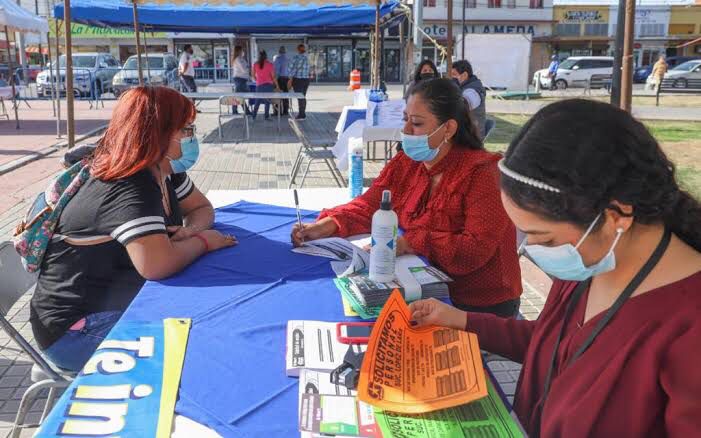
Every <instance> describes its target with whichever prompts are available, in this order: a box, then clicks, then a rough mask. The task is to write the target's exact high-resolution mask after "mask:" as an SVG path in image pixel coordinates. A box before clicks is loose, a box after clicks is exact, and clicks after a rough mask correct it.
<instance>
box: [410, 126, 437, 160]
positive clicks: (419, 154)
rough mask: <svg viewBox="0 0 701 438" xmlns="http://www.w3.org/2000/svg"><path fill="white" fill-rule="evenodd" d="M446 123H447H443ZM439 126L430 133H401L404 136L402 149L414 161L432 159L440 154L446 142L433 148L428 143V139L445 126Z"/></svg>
mask: <svg viewBox="0 0 701 438" xmlns="http://www.w3.org/2000/svg"><path fill="white" fill-rule="evenodd" d="M443 125H445V123H444V124H443ZM443 125H441V126H439V127H438V128H437V129H436V130H435V131H433V132H432V133H430V134H429V135H426V134H424V135H409V134H405V133H403V132H402V133H401V138H402V150H404V153H405V154H407V155H408V156H409V158H411V159H412V160H414V161H432V160H434V159H435V158H436V157H437V156H438V152H439V151H440V148H441V146H442V145H443V143H445V140H444V141H443V143H441V144H440V145H439V146H438V147H437V148H435V149H431V147H430V146H429V145H428V139H429V138H431V136H433V134H435V133H436V132H438V130H439V129H441V128H442V127H443Z"/></svg>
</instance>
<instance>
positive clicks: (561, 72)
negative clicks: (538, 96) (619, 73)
mask: <svg viewBox="0 0 701 438" xmlns="http://www.w3.org/2000/svg"><path fill="white" fill-rule="evenodd" d="M612 73H613V58H612V57H610V56H572V57H569V58H567V59H565V60H564V61H562V62H561V63H560V68H558V69H557V76H556V78H555V87H556V88H557V89H558V90H564V89H567V88H568V87H586V86H587V83H588V82H589V80H590V79H591V77H592V75H601V74H608V75H610V74H612ZM538 78H540V86H541V88H550V82H551V78H549V77H548V69H547V68H546V69H543V70H538V71H537V72H535V74H534V75H533V84H535V83H536V81H537V80H538Z"/></svg>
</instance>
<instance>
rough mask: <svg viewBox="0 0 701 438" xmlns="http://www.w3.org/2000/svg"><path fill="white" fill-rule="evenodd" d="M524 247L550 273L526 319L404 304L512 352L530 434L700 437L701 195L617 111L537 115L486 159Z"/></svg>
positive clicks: (521, 412)
mask: <svg viewBox="0 0 701 438" xmlns="http://www.w3.org/2000/svg"><path fill="white" fill-rule="evenodd" d="M499 169H500V170H501V173H502V177H501V187H502V200H503V202H504V206H505V208H506V211H507V212H508V214H509V216H510V217H511V219H512V220H513V221H514V223H515V224H516V226H517V227H518V228H519V229H521V230H523V231H524V232H525V233H526V235H527V243H528V244H527V245H526V246H525V250H526V251H527V252H528V253H529V254H530V256H531V257H532V258H533V259H534V261H535V262H536V263H537V264H538V265H539V266H540V267H541V268H542V269H543V270H544V271H546V272H548V273H550V274H551V275H553V276H556V277H558V278H559V280H557V281H555V283H554V284H553V287H552V289H551V290H550V294H549V295H548V299H547V302H546V304H545V307H544V309H543V312H542V313H541V315H540V318H539V319H538V320H537V321H517V320H514V319H503V318H497V317H494V316H492V315H480V314H476V313H469V312H467V313H465V312H461V311H459V310H457V309H454V308H452V307H450V306H447V305H445V304H443V303H441V302H437V301H433V300H424V301H418V302H416V303H413V304H412V305H411V309H412V312H413V317H414V319H415V320H416V321H417V322H418V323H419V324H439V325H445V326H449V327H454V328H460V329H464V328H465V327H467V329H468V330H470V331H472V332H475V333H477V335H478V336H479V340H480V343H481V346H482V347H483V348H486V349H487V350H489V351H492V352H494V353H498V354H501V355H503V356H506V357H509V358H511V359H512V360H515V361H518V362H522V363H523V368H522V371H521V376H520V378H519V382H518V386H517V389H516V397H515V403H514V410H515V411H516V413H517V414H518V416H519V418H520V420H521V422H522V423H523V425H524V427H525V428H526V430H527V432H528V434H529V435H530V436H531V437H534V436H535V437H537V436H541V437H563V436H566V437H663V436H675V437H691V436H701V396H700V395H699V394H701V369H700V368H699V363H701V320H699V314H700V313H701V204H699V202H698V201H697V200H695V199H694V198H693V197H692V196H690V195H689V194H688V193H686V192H685V191H683V190H682V189H680V187H679V186H678V184H677V182H676V181H675V177H674V166H673V165H672V163H671V162H670V161H669V160H668V159H667V157H666V156H665V154H664V153H663V152H662V150H661V149H660V147H659V145H658V144H657V142H656V140H655V139H654V138H653V137H652V135H651V134H650V133H649V132H648V131H647V129H646V128H645V127H644V126H643V125H642V124H641V123H640V122H638V121H636V120H634V119H633V118H632V117H631V116H630V115H629V114H628V113H626V112H624V111H622V110H619V109H616V108H614V107H613V106H610V105H607V104H603V103H597V102H593V101H587V100H569V101H563V102H559V103H556V104H553V105H550V106H548V107H546V108H544V109H542V110H541V111H539V112H538V113H537V114H536V115H535V116H534V117H533V118H532V119H531V120H530V121H529V122H528V123H527V124H526V126H524V127H523V129H522V130H521V132H520V133H519V134H518V136H517V137H516V138H515V139H514V140H513V142H512V143H511V145H510V147H509V149H508V151H507V152H506V158H505V159H504V160H503V161H502V162H500V163H499Z"/></svg>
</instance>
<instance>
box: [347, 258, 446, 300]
mask: <svg viewBox="0 0 701 438" xmlns="http://www.w3.org/2000/svg"><path fill="white" fill-rule="evenodd" d="M407 269H408V272H409V273H410V274H411V276H412V277H413V278H414V279H415V280H416V283H418V285H419V287H420V293H421V295H420V296H419V297H418V298H421V299H425V298H438V299H442V298H447V297H448V295H449V291H448V282H450V281H453V280H452V279H451V278H450V277H448V276H447V275H445V274H444V273H443V272H441V271H440V270H439V269H438V268H435V267H433V266H413V267H408V268H407ZM348 280H349V286H350V288H351V289H352V290H353V291H354V292H355V294H356V296H357V297H358V301H359V302H360V303H361V304H362V305H363V306H367V307H382V306H383V305H384V304H385V303H386V302H387V300H388V299H389V296H390V294H391V293H392V291H393V290H395V289H396V290H398V291H399V292H400V293H401V294H402V296H403V297H404V299H405V300H408V301H414V300H411V299H408V297H407V296H406V294H405V289H404V287H403V285H402V284H401V283H399V282H398V281H392V282H389V283H379V282H376V281H372V280H371V279H370V277H369V276H368V275H365V274H354V275H351V276H349V277H348Z"/></svg>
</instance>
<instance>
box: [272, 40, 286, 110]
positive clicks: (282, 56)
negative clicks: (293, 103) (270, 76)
mask: <svg viewBox="0 0 701 438" xmlns="http://www.w3.org/2000/svg"><path fill="white" fill-rule="evenodd" d="M273 64H275V77H276V78H277V86H278V88H279V89H280V91H282V92H284V93H287V91H289V88H288V87H287V83H288V82H289V81H290V76H289V73H288V72H287V71H288V60H287V49H285V46H280V50H278V54H277V55H275V58H274V59H273ZM278 110H279V109H278ZM289 114H290V101H289V100H287V99H282V115H283V116H286V115H289Z"/></svg>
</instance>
